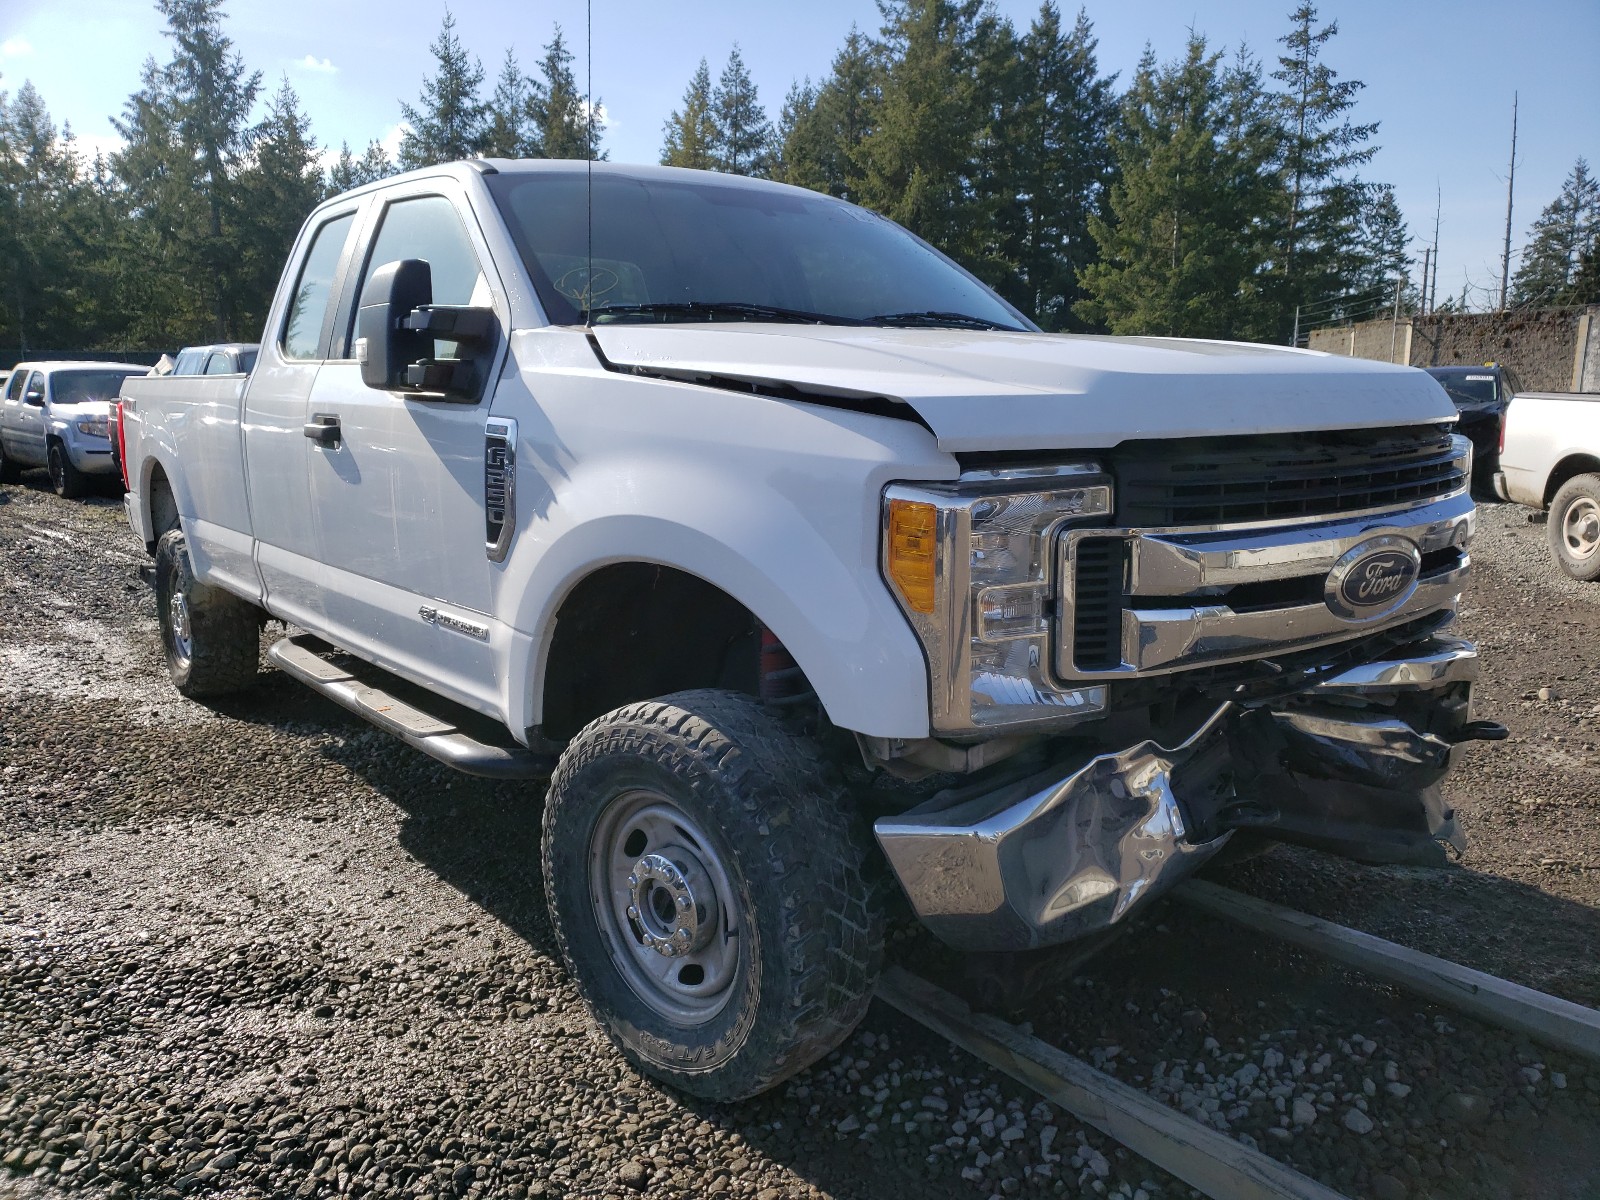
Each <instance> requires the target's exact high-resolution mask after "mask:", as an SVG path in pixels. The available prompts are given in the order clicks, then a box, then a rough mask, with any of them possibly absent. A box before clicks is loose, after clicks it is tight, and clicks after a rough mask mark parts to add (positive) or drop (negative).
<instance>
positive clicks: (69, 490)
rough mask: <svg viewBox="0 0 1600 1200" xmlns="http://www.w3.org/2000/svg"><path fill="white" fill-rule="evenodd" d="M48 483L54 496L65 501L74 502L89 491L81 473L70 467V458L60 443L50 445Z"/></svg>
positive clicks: (86, 480) (87, 483) (87, 482)
mask: <svg viewBox="0 0 1600 1200" xmlns="http://www.w3.org/2000/svg"><path fill="white" fill-rule="evenodd" d="M49 466H50V483H51V484H52V485H53V486H54V487H55V489H56V495H58V496H60V497H62V498H63V499H66V500H76V499H77V498H78V497H79V496H81V495H83V493H84V492H86V491H88V489H89V481H88V479H86V478H85V477H84V474H83V472H82V471H80V470H78V468H77V467H75V466H73V465H72V457H71V456H70V455H69V454H68V453H67V448H66V447H65V446H63V445H62V444H61V443H60V442H51V443H50V457H49Z"/></svg>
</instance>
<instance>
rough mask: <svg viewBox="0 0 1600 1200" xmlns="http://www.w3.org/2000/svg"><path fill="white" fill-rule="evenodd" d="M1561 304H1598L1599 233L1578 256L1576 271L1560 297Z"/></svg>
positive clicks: (1599, 302) (1599, 299)
mask: <svg viewBox="0 0 1600 1200" xmlns="http://www.w3.org/2000/svg"><path fill="white" fill-rule="evenodd" d="M1560 302H1561V303H1562V304H1600V233H1596V234H1595V235H1594V236H1593V237H1591V238H1590V239H1589V244H1588V246H1586V247H1585V248H1584V250H1583V252H1582V253H1580V254H1579V255H1578V269H1577V270H1576V271H1575V272H1573V275H1572V282H1571V283H1569V284H1568V285H1567V288H1566V291H1565V292H1564V293H1563V294H1562V295H1561V297H1560Z"/></svg>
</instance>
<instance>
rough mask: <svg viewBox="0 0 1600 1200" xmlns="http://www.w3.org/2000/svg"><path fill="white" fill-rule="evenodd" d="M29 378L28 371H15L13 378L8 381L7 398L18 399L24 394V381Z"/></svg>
mask: <svg viewBox="0 0 1600 1200" xmlns="http://www.w3.org/2000/svg"><path fill="white" fill-rule="evenodd" d="M27 378H28V373H27V372H26V371H13V372H11V378H10V379H9V380H8V381H7V382H6V399H7V400H17V399H20V398H21V396H22V382H23V380H25V379H27Z"/></svg>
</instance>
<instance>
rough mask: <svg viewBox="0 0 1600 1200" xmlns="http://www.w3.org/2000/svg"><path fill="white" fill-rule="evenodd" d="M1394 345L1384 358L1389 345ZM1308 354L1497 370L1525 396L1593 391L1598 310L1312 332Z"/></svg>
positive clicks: (1597, 384)
mask: <svg viewBox="0 0 1600 1200" xmlns="http://www.w3.org/2000/svg"><path fill="white" fill-rule="evenodd" d="M1391 339H1392V344H1393V346H1394V352H1393V357H1392V358H1391V357H1390V346H1391ZM1310 345H1311V348H1312V349H1313V350H1325V351H1327V352H1328V353H1330V354H1347V355H1352V356H1354V357H1356V358H1371V359H1377V360H1379V361H1380V362H1409V363H1410V364H1411V365H1412V366H1413V367H1444V366H1455V365H1458V364H1461V365H1470V364H1473V363H1487V362H1494V363H1499V364H1500V365H1501V366H1503V367H1509V368H1510V369H1511V370H1512V371H1513V372H1514V373H1515V375H1516V378H1517V379H1518V380H1519V382H1520V383H1521V385H1522V387H1523V389H1524V390H1526V391H1535V392H1566V391H1600V305H1590V306H1589V307H1588V308H1586V309H1584V308H1537V309H1521V310H1514V311H1512V312H1505V313H1433V314H1431V315H1429V316H1426V317H1412V318H1409V319H1402V320H1401V321H1400V328H1399V332H1398V334H1394V333H1393V331H1392V327H1391V324H1390V322H1389V321H1386V320H1377V321H1363V322H1360V323H1359V324H1356V325H1335V326H1328V327H1325V328H1323V329H1313V330H1312V331H1311V336H1310Z"/></svg>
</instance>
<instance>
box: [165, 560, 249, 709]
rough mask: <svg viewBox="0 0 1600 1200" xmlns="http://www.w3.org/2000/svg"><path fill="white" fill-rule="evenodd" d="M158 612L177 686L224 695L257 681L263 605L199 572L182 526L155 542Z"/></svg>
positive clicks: (186, 692) (190, 693) (189, 692)
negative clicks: (211, 583) (215, 584)
mask: <svg viewBox="0 0 1600 1200" xmlns="http://www.w3.org/2000/svg"><path fill="white" fill-rule="evenodd" d="M156 615H157V617H158V618H159V620H160V622H161V644H162V646H163V648H164V649H165V650H166V656H167V670H168V672H169V673H170V674H171V676H172V683H173V686H174V687H176V688H177V689H178V691H180V692H182V693H183V694H184V695H185V696H189V697H192V698H196V699H198V698H201V697H205V696H224V695H227V694H228V693H230V692H237V691H242V690H243V689H245V688H247V687H249V686H250V685H251V684H253V683H255V681H256V674H257V671H258V669H259V666H260V659H261V621H260V610H259V609H258V608H256V606H255V605H253V604H251V603H250V602H249V601H247V600H241V599H239V597H237V596H235V595H233V594H232V593H231V592H225V591H223V590H222V589H221V588H213V587H207V586H206V585H205V584H203V583H201V582H200V581H199V580H197V579H196V578H195V577H194V571H193V570H192V569H191V567H190V565H189V550H188V546H187V545H186V544H185V543H184V540H183V531H182V530H178V529H174V530H171V531H169V532H167V533H165V534H163V535H162V537H161V541H160V542H158V543H157V545H156Z"/></svg>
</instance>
